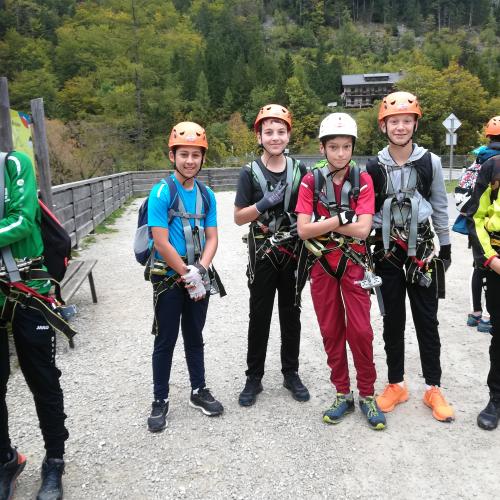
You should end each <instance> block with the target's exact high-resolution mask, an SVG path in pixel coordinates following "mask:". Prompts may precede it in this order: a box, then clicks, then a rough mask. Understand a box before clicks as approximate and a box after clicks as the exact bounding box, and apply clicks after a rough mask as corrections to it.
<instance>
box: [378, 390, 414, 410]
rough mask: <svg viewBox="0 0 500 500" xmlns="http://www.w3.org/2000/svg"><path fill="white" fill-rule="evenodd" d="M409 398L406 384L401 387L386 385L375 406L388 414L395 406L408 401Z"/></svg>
mask: <svg viewBox="0 0 500 500" xmlns="http://www.w3.org/2000/svg"><path fill="white" fill-rule="evenodd" d="M409 396H410V395H409V393H408V389H407V387H406V384H404V385H403V386H401V385H399V384H387V385H386V386H385V389H384V392H383V393H382V394H381V395H380V396H377V405H378V407H379V409H380V410H381V411H383V412H384V413H388V412H390V411H392V410H394V407H395V406H396V405H398V404H400V403H404V402H405V401H408V398H409Z"/></svg>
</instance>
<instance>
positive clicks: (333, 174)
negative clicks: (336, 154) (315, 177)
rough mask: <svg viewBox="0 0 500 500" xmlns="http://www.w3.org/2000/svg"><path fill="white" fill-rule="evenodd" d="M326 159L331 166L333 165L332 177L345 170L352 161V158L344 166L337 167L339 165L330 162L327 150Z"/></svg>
mask: <svg viewBox="0 0 500 500" xmlns="http://www.w3.org/2000/svg"><path fill="white" fill-rule="evenodd" d="M325 159H326V162H327V163H328V165H329V166H330V167H332V169H333V172H332V176H331V177H332V179H333V177H335V176H336V175H337V174H340V172H342V171H344V170H345V169H346V168H347V167H348V166H349V164H350V163H351V160H349V161H348V162H347V163H346V164H345V165H344V166H343V167H342V168H337V167H335V165H333V163H331V162H330V160H329V158H328V155H327V154H326V152H325Z"/></svg>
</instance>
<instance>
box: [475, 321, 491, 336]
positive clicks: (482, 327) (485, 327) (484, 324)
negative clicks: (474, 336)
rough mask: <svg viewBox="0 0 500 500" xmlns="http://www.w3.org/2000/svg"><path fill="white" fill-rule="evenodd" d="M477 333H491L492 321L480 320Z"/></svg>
mask: <svg viewBox="0 0 500 500" xmlns="http://www.w3.org/2000/svg"><path fill="white" fill-rule="evenodd" d="M477 331H478V332H481V333H491V321H490V320H489V319H487V320H484V319H480V320H479V322H478V324H477Z"/></svg>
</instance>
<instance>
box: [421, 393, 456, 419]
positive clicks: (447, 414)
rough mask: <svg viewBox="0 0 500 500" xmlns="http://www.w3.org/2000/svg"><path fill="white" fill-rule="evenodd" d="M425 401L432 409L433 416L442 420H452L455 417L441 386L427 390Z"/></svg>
mask: <svg viewBox="0 0 500 500" xmlns="http://www.w3.org/2000/svg"><path fill="white" fill-rule="evenodd" d="M424 403H425V404H426V405H427V406H428V407H429V408H431V409H432V416H433V417H434V418H435V419H436V420H439V421H440V422H451V421H452V420H454V418H455V412H454V411H453V408H452V407H451V406H450V405H449V404H448V403H447V402H446V399H444V396H443V395H442V394H441V390H440V389H439V387H436V386H432V387H431V388H430V389H428V390H427V391H425V394H424Z"/></svg>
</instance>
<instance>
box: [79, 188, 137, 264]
mask: <svg viewBox="0 0 500 500" xmlns="http://www.w3.org/2000/svg"><path fill="white" fill-rule="evenodd" d="M134 199H135V198H129V199H128V200H127V201H126V202H125V203H124V204H123V206H121V207H120V208H117V209H116V210H115V211H114V212H112V213H111V214H109V215H108V217H107V218H106V219H104V220H103V221H102V222H101V223H100V224H99V225H97V226H96V227H95V229H94V230H93V231H92V233H90V234H89V235H87V236H85V237H84V238H83V239H82V240H81V241H80V243H79V245H78V250H75V249H73V251H72V253H71V256H72V257H73V258H77V257H79V256H80V254H79V250H85V249H87V248H89V246H90V245H92V244H93V243H96V242H97V239H96V237H95V235H97V234H110V233H116V232H118V229H116V228H114V227H110V226H113V225H114V224H116V221H117V220H118V219H119V218H120V217H121V216H122V215H123V214H124V213H125V210H126V209H127V208H128V206H129V205H130V204H131V203H133V201H134Z"/></svg>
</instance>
